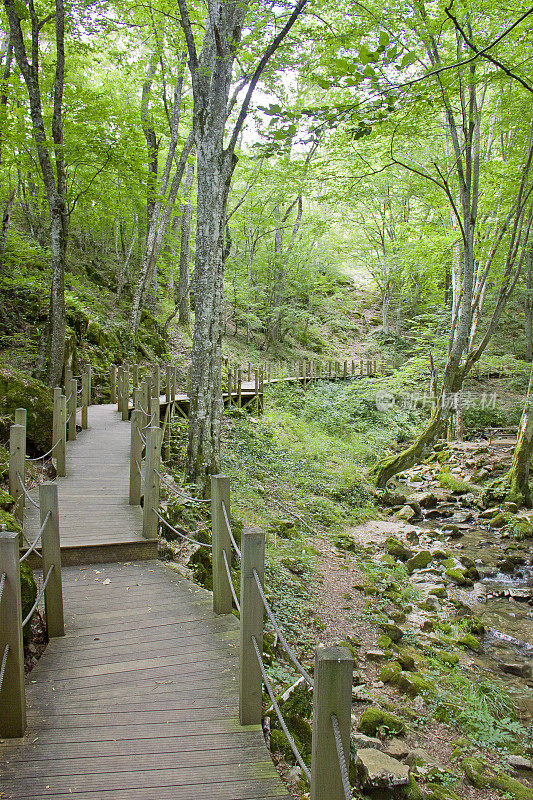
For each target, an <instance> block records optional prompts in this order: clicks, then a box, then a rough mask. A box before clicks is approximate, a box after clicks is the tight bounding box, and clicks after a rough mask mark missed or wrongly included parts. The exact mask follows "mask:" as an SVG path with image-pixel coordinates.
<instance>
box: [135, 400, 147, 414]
mask: <svg viewBox="0 0 533 800" xmlns="http://www.w3.org/2000/svg"><path fill="white" fill-rule="evenodd" d="M136 408H138V409H139V411H142V412H143V414H146V416H148V411H147V410H146V409H145V408H143V406H142V405H141V404H140V403H138V404H137V406H136Z"/></svg>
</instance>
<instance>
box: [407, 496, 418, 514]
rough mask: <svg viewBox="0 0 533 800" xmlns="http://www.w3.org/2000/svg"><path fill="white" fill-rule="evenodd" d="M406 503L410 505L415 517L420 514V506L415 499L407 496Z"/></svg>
mask: <svg viewBox="0 0 533 800" xmlns="http://www.w3.org/2000/svg"><path fill="white" fill-rule="evenodd" d="M407 505H408V506H411V508H412V509H413V511H414V512H415V514H416V516H417V517H421V516H422V508H421V506H420V503H419V502H418V501H417V500H414V499H413V498H408V500H407Z"/></svg>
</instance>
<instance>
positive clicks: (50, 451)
mask: <svg viewBox="0 0 533 800" xmlns="http://www.w3.org/2000/svg"><path fill="white" fill-rule="evenodd" d="M60 441H61V440H60V439H58V440H57V442H56V443H55V444H54V445H52V447H51V448H50V450H48V452H47V453H45V454H44V455H43V456H36V457H35V458H30V457H29V456H26V461H40V460H41V459H42V458H47V457H48V456H49V455H51V454H52V453H53V452H54V450H55V449H56V447H57V445H58V444H59V443H60Z"/></svg>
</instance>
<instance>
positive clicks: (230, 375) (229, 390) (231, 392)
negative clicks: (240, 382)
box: [228, 369, 233, 406]
mask: <svg viewBox="0 0 533 800" xmlns="http://www.w3.org/2000/svg"><path fill="white" fill-rule="evenodd" d="M231 378H232V372H231V369H228V406H231V405H232V394H233V383H232V380H231Z"/></svg>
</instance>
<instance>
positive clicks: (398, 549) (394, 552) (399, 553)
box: [385, 536, 413, 561]
mask: <svg viewBox="0 0 533 800" xmlns="http://www.w3.org/2000/svg"><path fill="white" fill-rule="evenodd" d="M385 548H386V550H387V553H389V555H391V556H393V557H394V558H399V559H400V561H407V559H408V558H411V556H412V555H413V551H412V550H411V549H410V548H409V547H406V546H405V545H404V544H403V543H402V542H400V540H399V539H396V538H395V537H394V536H389V538H388V539H387V541H386V542H385Z"/></svg>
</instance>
